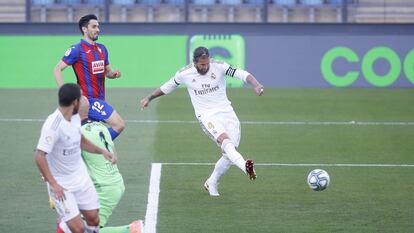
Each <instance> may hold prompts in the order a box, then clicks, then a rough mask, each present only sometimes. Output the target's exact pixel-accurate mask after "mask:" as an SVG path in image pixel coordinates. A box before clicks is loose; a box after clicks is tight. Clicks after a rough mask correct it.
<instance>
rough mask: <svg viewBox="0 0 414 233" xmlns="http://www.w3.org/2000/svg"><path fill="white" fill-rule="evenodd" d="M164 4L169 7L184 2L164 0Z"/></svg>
mask: <svg viewBox="0 0 414 233" xmlns="http://www.w3.org/2000/svg"><path fill="white" fill-rule="evenodd" d="M165 3H166V4H169V5H182V4H185V0H165Z"/></svg>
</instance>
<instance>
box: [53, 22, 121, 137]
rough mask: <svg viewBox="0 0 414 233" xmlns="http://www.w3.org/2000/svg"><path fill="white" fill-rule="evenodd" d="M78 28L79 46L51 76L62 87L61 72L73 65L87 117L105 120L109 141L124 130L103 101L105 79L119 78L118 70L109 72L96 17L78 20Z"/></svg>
mask: <svg viewBox="0 0 414 233" xmlns="http://www.w3.org/2000/svg"><path fill="white" fill-rule="evenodd" d="M79 29H80V31H81V33H82V35H83V38H82V39H81V40H80V42H79V43H78V44H75V45H72V46H71V47H70V48H69V49H68V50H66V53H65V55H64V56H63V58H62V59H61V60H60V61H59V63H58V64H57V65H56V67H55V69H54V71H53V74H54V75H55V80H56V83H57V85H58V86H59V87H60V86H62V85H63V83H64V82H63V78H62V71H63V70H64V69H66V68H67V67H68V66H72V68H73V71H74V72H75V75H76V79H77V82H78V84H79V86H80V87H81V88H82V94H83V95H84V96H85V97H87V98H88V100H89V103H90V109H89V118H90V119H92V120H95V121H104V122H106V123H108V124H109V125H110V126H111V127H110V128H108V130H109V133H110V134H111V137H112V139H115V138H116V137H118V135H119V134H120V133H121V132H122V131H123V130H124V128H125V123H124V120H123V119H122V118H121V116H120V115H119V114H118V113H117V112H116V111H115V110H114V108H113V107H112V106H111V105H110V104H108V103H107V102H105V76H106V77H107V78H110V79H116V78H120V77H121V72H120V71H119V70H115V71H114V70H112V69H111V66H110V65H109V59H108V50H107V49H106V47H105V46H104V45H103V44H100V43H96V42H95V41H96V40H98V36H99V32H100V29H99V22H98V18H97V17H96V16H95V15H85V16H83V17H82V18H81V19H80V20H79Z"/></svg>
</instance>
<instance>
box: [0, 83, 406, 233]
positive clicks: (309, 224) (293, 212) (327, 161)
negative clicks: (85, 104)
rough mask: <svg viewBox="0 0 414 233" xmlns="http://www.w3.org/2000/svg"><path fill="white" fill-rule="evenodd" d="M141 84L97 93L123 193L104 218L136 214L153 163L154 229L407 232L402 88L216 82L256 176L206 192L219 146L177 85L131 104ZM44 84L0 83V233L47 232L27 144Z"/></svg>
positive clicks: (49, 95)
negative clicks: (114, 115) (327, 180)
mask: <svg viewBox="0 0 414 233" xmlns="http://www.w3.org/2000/svg"><path fill="white" fill-rule="evenodd" d="M151 90H152V89H151ZM151 90H150V89H108V90H107V100H108V102H109V103H111V104H112V105H113V106H114V107H115V108H116V109H117V111H118V112H119V113H120V114H121V116H122V117H123V118H124V119H125V120H126V129H125V131H124V133H123V134H122V135H121V136H120V137H119V138H118V139H117V140H116V141H115V143H116V147H117V152H118V156H119V163H118V164H119V169H120V171H121V173H122V174H123V176H124V180H125V185H126V192H125V196H124V198H123V199H122V201H121V203H120V205H119V206H118V207H117V209H116V210H115V212H114V214H113V216H111V218H110V219H109V222H108V225H110V226H116V225H124V224H128V223H130V222H131V221H132V220H133V219H137V218H140V219H142V218H145V216H146V213H147V200H148V191H149V187H150V185H153V187H154V185H155V186H156V184H154V183H152V182H150V174H151V166H152V164H153V163H158V164H159V165H160V166H161V170H160V173H159V176H160V183H159V188H160V193H159V196H158V195H156V196H152V195H151V198H155V199H156V200H157V201H158V206H157V208H156V209H155V210H156V211H157V218H156V219H151V220H156V232H157V233H181V232H189V233H192V232H200V233H204V232H225V233H232V232H249V233H250V232H269V233H271V232H272V233H273V232H412V231H413V229H414V211H413V210H414V195H413V193H414V185H413V180H414V156H413V154H414V143H413V139H414V108H413V103H414V92H413V90H412V89H409V88H407V89H267V90H266V91H265V94H264V96H262V97H257V96H255V95H254V94H253V92H252V90H251V89H230V90H228V95H229V98H230V100H231V101H232V103H233V107H234V108H235V111H236V113H237V114H238V117H239V119H240V121H241V125H242V139H241V146H240V148H239V151H240V152H241V153H242V154H243V155H244V157H245V158H251V159H253V160H254V161H255V163H256V164H257V166H256V172H257V174H258V179H257V180H255V181H250V180H249V179H248V178H247V177H246V176H244V175H243V174H242V173H241V172H240V170H239V169H237V168H235V167H233V168H231V169H230V171H229V172H228V173H227V174H226V175H225V176H224V178H223V179H222V180H221V182H220V185H219V191H220V194H221V196H220V197H218V198H213V197H210V196H209V195H208V194H207V192H206V191H205V190H204V189H203V188H202V185H203V183H204V181H205V179H206V178H207V177H208V176H209V175H210V173H211V171H212V169H213V164H214V163H215V162H216V161H217V160H218V158H219V156H220V153H219V152H220V151H219V149H218V147H217V146H216V145H215V144H214V143H213V142H212V141H210V139H208V138H207V137H206V136H205V135H204V133H203V132H202V131H201V129H200V127H199V125H198V123H197V122H196V121H195V117H194V113H193V109H192V107H191V103H190V99H189V98H188V96H187V93H186V90H185V89H179V90H177V91H176V92H174V93H172V94H171V95H169V96H163V97H161V98H160V99H157V100H154V101H153V102H152V103H151V105H150V107H149V108H147V109H145V110H144V111H140V110H139V100H140V99H141V97H143V96H145V95H147V94H149V93H150V92H151ZM56 92H57V90H55V89H0V102H1V106H2V111H1V112H0V130H1V131H2V137H0V141H1V144H2V145H3V148H2V151H1V153H0V158H1V160H2V163H1V164H0V171H1V177H2V178H1V181H0V182H1V189H0V206H1V216H2V218H1V219H0V232H34V233H37V232H39V233H43V232H54V230H55V218H56V214H55V212H54V211H52V210H50V209H49V208H48V204H47V194H46V188H45V185H44V184H43V183H42V182H41V180H40V178H39V172H38V170H37V167H36V165H35V163H34V159H33V154H34V152H33V150H34V148H35V146H36V144H37V140H38V137H39V134H40V128H41V125H42V123H43V120H44V119H45V118H46V117H47V115H49V114H50V113H51V112H53V111H54V109H55V108H56V106H57V94H56ZM315 168H322V169H325V170H326V171H328V173H329V174H330V177H331V184H330V186H329V187H328V188H327V189H326V190H325V191H322V192H315V191H312V190H310V189H309V187H308V186H307V184H306V177H307V174H308V172H309V171H310V170H312V169H315Z"/></svg>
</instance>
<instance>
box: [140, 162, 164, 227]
mask: <svg viewBox="0 0 414 233" xmlns="http://www.w3.org/2000/svg"><path fill="white" fill-rule="evenodd" d="M161 167H162V164H161V163H153V164H152V166H151V178H150V184H149V191H148V203H147V213H146V214H145V226H144V228H145V231H144V232H145V233H156V232H157V214H158V199H159V195H160V178H161Z"/></svg>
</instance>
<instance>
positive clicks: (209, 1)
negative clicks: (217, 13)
mask: <svg viewBox="0 0 414 233" xmlns="http://www.w3.org/2000/svg"><path fill="white" fill-rule="evenodd" d="M215 3H216V1H215V0H193V4H194V5H214V4H215Z"/></svg>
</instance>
